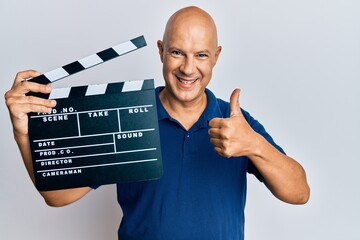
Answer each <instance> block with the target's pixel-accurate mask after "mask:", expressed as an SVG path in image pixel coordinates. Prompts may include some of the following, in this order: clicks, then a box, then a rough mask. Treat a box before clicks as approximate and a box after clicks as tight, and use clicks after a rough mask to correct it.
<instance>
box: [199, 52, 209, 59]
mask: <svg viewBox="0 0 360 240" xmlns="http://www.w3.org/2000/svg"><path fill="white" fill-rule="evenodd" d="M197 56H198V57H199V58H208V56H209V55H207V54H206V53H199V54H197Z"/></svg>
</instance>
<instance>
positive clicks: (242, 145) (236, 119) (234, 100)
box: [208, 88, 256, 158]
mask: <svg viewBox="0 0 360 240" xmlns="http://www.w3.org/2000/svg"><path fill="white" fill-rule="evenodd" d="M209 127H210V128H209V131H208V133H209V135H210V142H211V143H212V144H213V145H214V150H215V151H216V152H217V153H218V154H219V155H221V156H223V157H228V158H229V157H239V156H247V155H249V154H250V152H251V148H252V146H253V145H254V138H255V135H256V133H255V132H254V130H253V129H252V128H251V127H250V125H249V124H248V123H247V121H246V119H245V117H244V116H243V114H242V112H241V109H240V89H238V88H237V89H235V90H234V91H233V92H232V94H231V96H230V116H229V117H228V118H213V119H211V120H210V122H209Z"/></svg>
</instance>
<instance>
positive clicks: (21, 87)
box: [5, 70, 56, 138]
mask: <svg viewBox="0 0 360 240" xmlns="http://www.w3.org/2000/svg"><path fill="white" fill-rule="evenodd" d="M39 75H40V73H39V72H37V71H34V70H27V71H23V72H19V73H17V74H16V77H15V80H14V83H13V86H12V88H11V89H10V90H9V91H7V92H6V93H5V101H6V106H7V107H8V109H9V113H10V118H11V122H12V125H13V129H14V136H15V138H18V137H21V136H27V135H28V116H27V114H28V113H29V112H41V113H46V112H50V111H51V109H52V108H53V107H55V106H56V101H55V100H48V99H42V98H38V97H34V96H26V95H25V94H26V93H28V92H40V93H45V94H46V93H50V92H51V85H49V84H48V85H43V84H38V83H34V82H28V81H26V80H27V79H29V78H33V77H36V76H39Z"/></svg>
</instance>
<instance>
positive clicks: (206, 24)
mask: <svg viewBox="0 0 360 240" xmlns="http://www.w3.org/2000/svg"><path fill="white" fill-rule="evenodd" d="M190 29H198V31H206V34H207V36H208V37H209V38H211V39H212V40H213V42H214V44H215V45H216V46H217V44H218V39H217V30H216V25H215V22H214V20H213V19H212V17H211V16H210V15H209V14H208V13H207V12H205V11H204V10H202V9H200V8H198V7H194V6H190V7H186V8H182V9H180V10H178V11H177V12H175V13H174V14H173V15H172V16H171V17H170V18H169V20H168V22H167V24H166V28H165V32H164V37H163V41H164V44H166V43H167V42H168V41H169V40H170V39H171V37H173V36H175V35H178V34H179V32H180V34H181V32H182V33H186V32H187V31H189V30H190Z"/></svg>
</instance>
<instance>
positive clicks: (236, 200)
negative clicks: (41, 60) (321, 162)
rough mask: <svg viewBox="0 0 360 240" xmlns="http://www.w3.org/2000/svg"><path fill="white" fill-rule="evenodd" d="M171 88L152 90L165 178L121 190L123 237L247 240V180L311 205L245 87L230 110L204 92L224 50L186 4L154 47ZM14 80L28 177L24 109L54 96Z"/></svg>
mask: <svg viewBox="0 0 360 240" xmlns="http://www.w3.org/2000/svg"><path fill="white" fill-rule="evenodd" d="M157 44H158V48H159V54H160V59H161V61H162V63H163V75H164V79H165V87H158V88H157V89H156V96H157V106H158V117H159V128H160V139H161V146H162V155H163V167H164V175H163V176H162V177H161V178H160V179H159V180H152V181H144V182H136V183H121V184H117V191H118V201H119V204H120V205H121V207H122V210H123V219H122V222H121V225H120V228H119V232H118V234H119V238H120V239H244V207H245V199H246V173H247V172H250V173H253V174H255V175H256V177H257V178H258V179H259V180H261V181H263V182H264V183H265V185H266V186H267V187H268V188H269V190H270V191H271V192H272V193H273V194H274V195H275V196H276V197H277V198H279V199H281V200H282V201H285V202H288V203H293V204H303V203H306V202H307V200H308V198H309V192H310V190H309V186H308V184H307V182H306V176H305V171H304V170H303V168H302V167H301V166H300V164H298V163H297V162H296V161H295V160H293V159H292V158H290V157H288V156H286V155H285V154H284V153H283V151H282V149H281V148H280V147H279V146H277V145H276V144H275V143H274V141H273V140H272V138H271V137H270V135H269V134H268V133H267V132H266V131H265V129H264V128H263V126H262V125H261V124H260V123H259V122H258V121H256V120H255V119H253V118H252V117H251V116H250V115H249V113H247V112H246V111H244V110H242V109H240V103H239V96H240V90H239V89H235V90H234V91H233V93H232V94H231V97H230V103H227V102H225V101H223V100H220V99H217V98H216V97H215V96H214V94H213V93H212V92H211V91H210V90H208V89H206V86H207V85H208V83H209V81H210V79H211V76H212V69H213V67H214V66H215V64H216V62H217V60H218V57H219V55H220V53H221V47H220V46H218V42H217V31H216V26H215V23H214V21H213V19H212V18H211V17H210V15H209V14H208V13H206V12H205V11H203V10H202V9H199V8H197V7H187V8H184V9H181V10H179V11H178V12H176V13H175V14H174V15H173V16H171V18H170V19H169V21H168V23H167V25H166V28H165V33H164V37H163V40H162V41H160V40H159V41H158V43H157ZM37 75H39V73H38V72H36V71H25V72H20V73H18V74H17V76H16V78H15V82H14V85H13V87H12V88H11V90H9V91H8V92H7V93H6V94H5V98H6V104H7V106H8V108H9V111H10V116H11V120H12V124H13V128H14V137H15V140H16V142H17V143H18V145H19V149H20V151H21V154H22V157H23V160H24V163H25V166H26V168H27V170H28V172H29V175H30V177H31V179H32V180H33V181H34V175H33V170H32V163H31V154H30V146H29V139H28V129H27V121H28V119H27V113H28V112H49V111H50V110H51V108H53V107H54V106H55V105H56V101H54V100H45V99H39V98H35V97H29V96H25V94H26V93H27V92H29V91H32V92H42V93H49V92H50V91H51V86H50V85H46V86H45V85H40V84H36V83H32V82H27V81H23V80H24V79H27V78H29V77H35V76H37ZM89 191H91V188H90V187H85V188H77V189H67V190H59V191H47V192H40V194H41V195H42V196H43V197H44V199H45V201H46V202H47V204H49V205H51V206H64V205H67V204H69V203H72V202H74V201H77V200H78V199H80V198H81V197H83V196H84V195H86V194H87V193H88V192H89Z"/></svg>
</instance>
